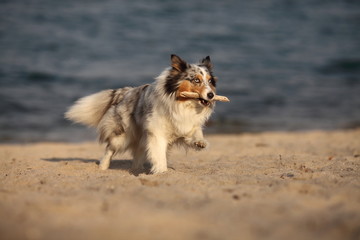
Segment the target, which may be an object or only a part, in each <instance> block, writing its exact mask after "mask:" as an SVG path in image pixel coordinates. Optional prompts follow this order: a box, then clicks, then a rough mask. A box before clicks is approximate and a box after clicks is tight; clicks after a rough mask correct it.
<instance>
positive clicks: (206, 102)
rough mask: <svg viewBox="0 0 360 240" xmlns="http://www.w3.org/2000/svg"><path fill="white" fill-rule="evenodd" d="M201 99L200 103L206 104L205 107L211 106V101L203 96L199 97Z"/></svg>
mask: <svg viewBox="0 0 360 240" xmlns="http://www.w3.org/2000/svg"><path fill="white" fill-rule="evenodd" d="M198 99H199V101H200V103H201V104H202V105H204V106H205V107H208V106H210V104H211V103H210V101H207V100H205V99H203V98H198Z"/></svg>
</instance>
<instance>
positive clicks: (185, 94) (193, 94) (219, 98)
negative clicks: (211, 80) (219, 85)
mask: <svg viewBox="0 0 360 240" xmlns="http://www.w3.org/2000/svg"><path fill="white" fill-rule="evenodd" d="M180 97H185V98H200V95H199V94H198V93H196V92H181V93H180ZM212 100H214V101H220V102H230V100H229V99H228V98H227V97H225V96H220V95H215V96H214V98H213V99H212Z"/></svg>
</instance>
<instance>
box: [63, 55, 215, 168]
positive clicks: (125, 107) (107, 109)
mask: <svg viewBox="0 0 360 240" xmlns="http://www.w3.org/2000/svg"><path fill="white" fill-rule="evenodd" d="M216 81H217V79H216V77H214V76H213V74H212V64H211V61H210V57H206V58H204V59H203V60H202V61H201V62H200V63H199V64H188V63H186V62H185V61H184V60H182V59H181V58H180V57H178V56H176V55H171V67H169V68H167V69H165V70H164V71H163V72H162V73H161V74H160V76H158V77H157V78H156V81H155V82H154V83H152V84H147V85H143V86H140V87H135V88H131V87H125V88H119V89H115V90H104V91H101V92H98V93H95V94H93V95H90V96H86V97H84V98H81V99H79V100H78V101H77V102H76V103H75V104H74V105H73V106H72V107H70V109H69V110H68V111H67V112H66V113H65V117H66V118H67V119H70V120H72V121H74V122H77V123H82V124H85V125H88V126H91V127H96V128H97V129H98V132H99V140H100V142H102V143H106V144H107V147H106V152H105V155H104V157H103V158H102V160H101V162H100V169H103V170H105V169H108V168H109V165H110V161H111V158H112V157H113V155H114V154H115V153H118V152H124V151H126V150H129V151H130V152H131V153H132V155H133V158H134V159H133V164H132V169H133V170H135V171H141V170H143V167H144V163H150V165H151V169H150V172H151V173H161V172H164V171H166V170H167V160H166V158H167V153H168V151H169V149H170V147H171V146H173V145H178V144H180V145H183V146H185V147H190V148H193V149H196V150H201V149H204V148H206V147H207V145H208V143H207V142H206V141H205V140H204V138H203V132H202V127H203V125H204V123H205V122H206V120H207V119H208V118H209V117H210V115H211V113H212V112H213V109H214V106H215V101H213V96H214V95H215V87H216ZM182 91H192V92H196V93H199V95H200V98H199V99H188V98H183V97H180V93H181V92H182Z"/></svg>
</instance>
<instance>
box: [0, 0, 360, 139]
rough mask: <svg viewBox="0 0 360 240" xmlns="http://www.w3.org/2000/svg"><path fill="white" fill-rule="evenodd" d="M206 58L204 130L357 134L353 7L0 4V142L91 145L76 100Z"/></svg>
mask: <svg viewBox="0 0 360 240" xmlns="http://www.w3.org/2000/svg"><path fill="white" fill-rule="evenodd" d="M172 53H175V54H177V55H179V56H181V57H182V58H183V59H185V60H187V61H188V62H190V63H194V62H197V61H198V60H200V59H201V58H203V57H205V56H207V55H210V56H211V59H212V61H213V63H214V67H215V69H214V73H215V75H217V76H218V78H219V82H218V93H219V94H221V95H226V96H228V97H229V98H230V99H231V102H230V103H218V104H217V107H216V111H215V114H214V115H213V116H212V118H211V122H210V123H209V126H208V127H207V130H206V131H207V132H208V133H224V132H225V133H239V132H259V131H274V130H280V131H295V130H310V129H344V128H354V127H358V126H360V97H359V96H360V1H357V0H353V1H351V0H348V1H345V0H343V1H341V0H298V1H290V0H253V1H245V0H244V1H239V0H223V1H218V0H217V1H215V0H212V1H194V0H181V1H170V0H169V1H166V0H153V1H146V0H134V1H119V0H61V1H55V0H39V1H35V0H8V1H6V0H2V1H0V109H1V110H0V142H32V141H82V140H94V139H95V134H94V131H92V130H89V129H87V128H86V127H83V126H80V125H73V124H71V123H70V122H68V121H66V120H64V118H63V113H64V112H65V111H66V109H67V107H68V106H70V105H71V104H72V103H73V102H74V101H75V100H76V99H78V98H79V97H82V96H85V95H87V94H91V93H94V92H97V91H100V90H103V89H107V88H120V87H124V86H137V85H141V84H145V83H149V82H152V81H153V79H154V78H155V77H156V76H157V75H158V74H159V73H160V72H161V71H162V70H163V69H164V68H165V67H168V66H169V62H170V54H172Z"/></svg>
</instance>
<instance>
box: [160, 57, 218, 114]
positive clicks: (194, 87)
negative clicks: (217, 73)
mask: <svg viewBox="0 0 360 240" xmlns="http://www.w3.org/2000/svg"><path fill="white" fill-rule="evenodd" d="M216 81H217V78H216V77H214V76H213V74H212V64H211V60H210V57H209V56H207V57H206V58H204V59H203V60H201V61H200V63H199V64H188V63H186V62H185V61H184V60H182V59H181V58H180V57H178V56H176V55H171V69H170V71H169V74H168V76H167V78H166V82H165V91H166V93H167V94H169V95H171V94H175V96H176V99H177V100H178V101H188V100H189V101H197V102H198V103H199V104H200V105H201V106H203V107H212V106H213V105H214V101H213V98H214V96H215V90H216ZM181 92H194V93H197V94H198V95H199V98H196V99H191V98H184V97H181V96H180V95H181Z"/></svg>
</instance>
